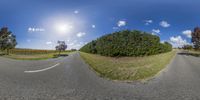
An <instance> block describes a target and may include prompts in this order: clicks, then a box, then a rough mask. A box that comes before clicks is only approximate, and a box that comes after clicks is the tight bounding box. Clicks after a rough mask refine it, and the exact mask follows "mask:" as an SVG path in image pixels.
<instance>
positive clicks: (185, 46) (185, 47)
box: [182, 45, 193, 50]
mask: <svg viewBox="0 0 200 100" xmlns="http://www.w3.org/2000/svg"><path fill="white" fill-rule="evenodd" d="M182 48H183V49H184V50H192V49H193V47H192V45H184V46H183V47H182Z"/></svg>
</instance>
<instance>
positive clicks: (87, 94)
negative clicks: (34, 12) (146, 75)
mask: <svg viewBox="0 0 200 100" xmlns="http://www.w3.org/2000/svg"><path fill="white" fill-rule="evenodd" d="M2 99H3V100H200V58H197V57H193V56H187V55H180V54H177V55H176V56H175V58H174V60H173V61H172V62H171V63H170V64H169V65H168V66H167V67H166V68H165V69H164V70H163V71H162V72H161V73H160V74H159V75H157V76H156V77H155V78H154V79H151V80H149V81H148V82H145V83H141V82H133V83H123V82H114V81H109V80H106V79H102V78H100V77H98V76H97V75H96V74H95V73H94V72H93V71H91V70H90V69H89V67H88V65H87V64H85V63H84V61H83V60H82V59H81V58H80V56H79V54H78V53H74V54H71V55H70V56H68V57H64V58H58V59H49V60H40V61H20V60H12V59H7V58H1V57H0V100H2Z"/></svg>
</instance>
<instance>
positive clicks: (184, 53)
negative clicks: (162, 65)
mask: <svg viewBox="0 0 200 100" xmlns="http://www.w3.org/2000/svg"><path fill="white" fill-rule="evenodd" d="M178 54H179V55H186V56H194V57H200V54H198V53H189V52H181V53H178Z"/></svg>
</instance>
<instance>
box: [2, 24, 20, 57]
mask: <svg viewBox="0 0 200 100" xmlns="http://www.w3.org/2000/svg"><path fill="white" fill-rule="evenodd" d="M16 45H17V41H16V36H15V35H13V34H12V32H11V31H9V30H8V28H7V27H3V28H1V30H0V50H2V51H4V50H6V51H7V54H9V50H10V49H13V48H15V46H16Z"/></svg>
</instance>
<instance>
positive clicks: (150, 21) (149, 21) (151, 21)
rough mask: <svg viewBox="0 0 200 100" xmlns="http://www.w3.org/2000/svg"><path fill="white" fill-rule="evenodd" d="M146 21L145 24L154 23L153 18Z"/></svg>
mask: <svg viewBox="0 0 200 100" xmlns="http://www.w3.org/2000/svg"><path fill="white" fill-rule="evenodd" d="M144 22H145V25H149V24H151V23H153V20H145V21H144Z"/></svg>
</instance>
